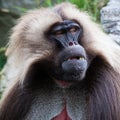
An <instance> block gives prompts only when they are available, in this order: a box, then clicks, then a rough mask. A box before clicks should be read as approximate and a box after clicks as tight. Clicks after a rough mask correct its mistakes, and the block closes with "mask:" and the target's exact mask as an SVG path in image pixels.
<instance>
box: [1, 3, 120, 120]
mask: <svg viewBox="0 0 120 120" xmlns="http://www.w3.org/2000/svg"><path fill="white" fill-rule="evenodd" d="M62 19H75V20H76V21H77V22H79V23H80V24H81V25H82V27H83V31H84V34H83V38H82V44H83V46H84V48H85V50H86V52H87V53H88V54H90V55H91V56H95V59H94V60H93V62H92V63H91V65H90V68H89V69H88V72H87V75H86V78H85V82H86V86H85V87H86V89H87V91H88V92H87V100H88V106H89V107H88V113H89V115H88V120H119V119H120V47H119V46H118V45H117V44H116V43H114V42H113V41H112V40H111V39H110V38H109V37H108V36H106V35H105V34H104V33H103V32H102V31H101V30H100V28H99V27H98V25H96V24H95V23H93V22H92V21H91V20H90V18H89V16H88V15H87V14H86V13H84V12H82V11H79V10H78V9H77V8H76V7H75V6H73V5H71V4H69V3H62V4H60V5H57V6H55V7H54V8H51V9H50V8H45V9H44V8H42V9H39V10H34V11H30V12H28V13H27V14H26V15H24V16H23V17H21V19H20V20H19V22H18V24H17V25H16V26H15V27H14V28H13V32H12V35H11V37H10V42H9V46H8V49H7V52H6V55H7V57H8V62H7V66H6V68H5V72H6V73H7V78H8V79H9V80H10V81H11V82H12V85H11V86H9V87H8V90H6V92H5V93H4V97H3V99H2V102H1V109H0V120H22V119H23V118H24V116H25V115H26V113H27V112H28V110H29V106H30V104H31V102H32V100H33V98H34V95H33V93H34V88H30V87H31V86H30V85H28V86H27V84H25V83H26V81H27V79H29V78H30V76H29V77H28V78H27V79H26V74H28V73H29V71H30V73H32V74H33V75H34V69H31V70H30V68H31V66H32V64H34V63H35V62H36V61H40V60H43V59H45V58H48V59H49V57H50V56H52V54H53V53H54V51H55V46H54V45H53V44H52V43H51V42H49V41H48V40H47V38H46V36H45V34H44V33H45V32H46V30H48V29H49V28H50V26H51V25H52V24H54V23H56V22H60V21H62ZM8 68H9V69H8ZM16 68H17V69H16ZM41 73H42V71H41ZM43 75H44V73H43ZM36 77H37V76H36ZM43 78H44V76H40V78H39V79H43ZM36 79H38V78H36ZM44 79H46V78H44ZM27 82H29V81H27ZM36 84H38V83H35V85H36ZM48 84H51V83H48ZM32 90H33V93H32ZM35 90H36V88H35ZM13 98H14V99H13ZM15 98H17V99H15ZM28 101H29V102H28ZM26 103H27V104H26ZM25 104H26V105H25ZM10 106H11V107H10ZM8 108H9V109H8Z"/></svg>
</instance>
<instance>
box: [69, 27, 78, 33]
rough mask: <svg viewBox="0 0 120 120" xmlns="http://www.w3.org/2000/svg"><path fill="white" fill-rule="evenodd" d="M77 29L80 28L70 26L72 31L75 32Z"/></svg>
mask: <svg viewBox="0 0 120 120" xmlns="http://www.w3.org/2000/svg"><path fill="white" fill-rule="evenodd" d="M77 30H78V28H77V27H72V28H70V32H71V33H75V32H76V31H77Z"/></svg>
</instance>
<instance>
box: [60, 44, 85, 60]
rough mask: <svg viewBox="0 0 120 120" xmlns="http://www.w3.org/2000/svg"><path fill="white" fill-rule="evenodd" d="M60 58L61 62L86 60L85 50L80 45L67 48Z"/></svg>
mask: <svg viewBox="0 0 120 120" xmlns="http://www.w3.org/2000/svg"><path fill="white" fill-rule="evenodd" d="M60 57H61V58H62V59H61V60H62V61H61V62H64V61H67V60H73V59H81V60H86V55H85V51H84V48H82V47H80V46H79V45H76V46H73V47H72V46H71V47H68V48H66V49H65V50H63V52H62V54H61V55H60Z"/></svg>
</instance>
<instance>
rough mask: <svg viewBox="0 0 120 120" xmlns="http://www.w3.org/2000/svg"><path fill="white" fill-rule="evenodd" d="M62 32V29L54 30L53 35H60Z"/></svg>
mask: <svg viewBox="0 0 120 120" xmlns="http://www.w3.org/2000/svg"><path fill="white" fill-rule="evenodd" d="M63 34H64V31H63V30H58V31H55V32H54V35H56V36H61V35H63Z"/></svg>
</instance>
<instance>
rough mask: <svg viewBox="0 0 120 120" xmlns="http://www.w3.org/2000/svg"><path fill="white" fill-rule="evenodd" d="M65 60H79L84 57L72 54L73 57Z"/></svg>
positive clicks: (82, 59)
mask: <svg viewBox="0 0 120 120" xmlns="http://www.w3.org/2000/svg"><path fill="white" fill-rule="evenodd" d="M67 60H81V61H84V60H85V57H83V56H73V57H70V58H68V59H67Z"/></svg>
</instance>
